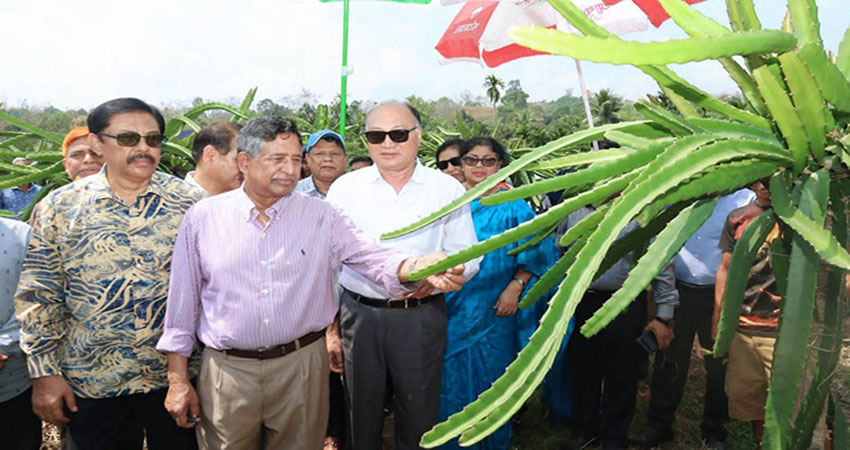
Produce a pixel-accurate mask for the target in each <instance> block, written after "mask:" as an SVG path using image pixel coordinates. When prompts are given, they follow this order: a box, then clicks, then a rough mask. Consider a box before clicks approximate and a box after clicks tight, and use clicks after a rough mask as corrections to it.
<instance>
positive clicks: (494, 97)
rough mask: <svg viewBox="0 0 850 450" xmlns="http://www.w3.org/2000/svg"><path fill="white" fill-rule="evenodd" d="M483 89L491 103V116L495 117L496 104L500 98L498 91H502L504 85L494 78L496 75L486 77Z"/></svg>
mask: <svg viewBox="0 0 850 450" xmlns="http://www.w3.org/2000/svg"><path fill="white" fill-rule="evenodd" d="M484 87H485V88H487V98H489V99H490V102H491V103H493V115H494V117H495V114H496V103H499V99H500V98H501V97H502V93H501V92H500V91H499V89H500V88H501V89H504V88H505V83H504V82H503V81H502V80H500V79H498V78H496V75H487V78H485V79H484Z"/></svg>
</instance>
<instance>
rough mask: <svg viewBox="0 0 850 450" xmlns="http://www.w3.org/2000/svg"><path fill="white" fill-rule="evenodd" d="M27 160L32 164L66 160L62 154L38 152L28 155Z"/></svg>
mask: <svg viewBox="0 0 850 450" xmlns="http://www.w3.org/2000/svg"><path fill="white" fill-rule="evenodd" d="M26 158H27V159H28V160H30V161H32V162H36V163H39V162H46V163H55V162H60V161H62V160H63V159H64V157H63V156H62V154H61V153H53V152H38V153H27V156H26Z"/></svg>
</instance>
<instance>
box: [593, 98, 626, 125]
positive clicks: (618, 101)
mask: <svg viewBox="0 0 850 450" xmlns="http://www.w3.org/2000/svg"><path fill="white" fill-rule="evenodd" d="M622 107H623V98H622V97H620V96H619V95H617V94H614V93H613V92H612V91H611V89H602V90H601V91H599V92H597V93H595V94H593V97H592V98H591V99H590V112H591V114H593V122H594V123H595V124H597V125H604V124H606V123H617V122H619V121H620V116H619V115H618V114H617V113H618V112H619V111H620V108H622Z"/></svg>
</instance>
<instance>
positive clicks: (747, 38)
mask: <svg viewBox="0 0 850 450" xmlns="http://www.w3.org/2000/svg"><path fill="white" fill-rule="evenodd" d="M510 37H511V39H512V40H513V41H514V42H516V43H518V44H520V45H522V46H524V47H529V48H532V49H534V50H537V51H541V52H547V53H553V54H557V55H566V56H569V57H571V58H573V59H580V60H587V61H593V62H601V63H610V64H632V65H663V64H681V63H686V62H694V61H704V60H707V59H717V58H722V57H731V56H736V55H749V54H760V53H780V52H785V51H788V50H791V49H792V48H794V46H795V45H796V43H797V40H796V39H795V38H794V35H792V34H788V33H785V32H782V31H775V30H759V31H742V32H737V33H732V34H728V35H724V36H712V37H706V38H688V39H671V40H667V41H662V42H650V43H643V42H631V41H621V40H615V39H600V38H596V37H592V36H579V35H577V34H572V33H565V32H562V31H558V30H554V29H549V28H543V27H531V26H527V25H520V26H517V27H515V28H513V29H511V31H510Z"/></svg>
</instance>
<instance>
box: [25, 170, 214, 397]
mask: <svg viewBox="0 0 850 450" xmlns="http://www.w3.org/2000/svg"><path fill="white" fill-rule="evenodd" d="M204 195H205V193H204V192H203V191H202V190H199V189H197V188H194V187H192V186H190V185H188V184H187V183H186V182H184V181H183V180H180V179H178V178H175V177H172V176H170V175H166V174H163V173H160V172H156V173H154V175H153V178H152V179H151V181H150V184H149V185H148V187H147V189H146V190H145V192H144V193H142V194H141V195H139V196H138V197H137V198H136V201H135V203H133V204H125V203H124V202H123V201H122V200H121V199H119V198H118V197H117V196H116V195H115V194H114V192H113V191H112V189H111V188H110V187H109V185H108V182H107V178H106V168H105V167H104V169H103V170H102V171H101V173H99V174H97V175H94V176H91V177H88V178H86V179H84V180H80V181H77V182H74V183H71V184H69V185H67V186H64V187H63V188H61V189H58V190H56V191H54V192H52V193H50V194H49V195H48V196H47V197H46V199H45V201H44V202H42V208H41V211H40V212H39V215H38V218H37V220H36V223H35V226H34V229H33V236H32V239H31V241H30V244H29V248H28V251H27V257H26V260H25V261H24V270H23V274H22V276H21V282H20V285H19V288H18V292H17V294H16V304H15V309H16V315H17V317H18V321H19V322H20V325H21V348H22V349H23V350H24V352H25V353H26V354H27V355H28V356H29V359H28V367H29V372H30V376H32V377H33V378H35V377H43V376H49V375H63V376H64V377H65V379H67V380H68V382H69V384H70V385H71V388H72V389H73V390H74V393H75V394H76V395H78V396H80V397H83V398H106V397H115V396H120V395H128V394H133V393H144V392H149V391H151V390H155V389H159V388H163V387H166V386H168V380H167V378H166V369H167V363H166V359H165V356H164V355H163V354H161V353H159V352H158V351H157V350H156V348H155V345H156V342H157V340H158V339H159V337H160V335H161V334H162V322H163V317H164V315H165V300H166V297H167V294H168V280H169V271H170V268H171V253H172V251H173V248H174V242H175V239H176V237H177V230H178V228H179V226H180V221H181V220H182V218H183V214H184V213H185V212H186V210H187V209H189V207H190V206H192V205H193V204H194V203H195V202H196V201H198V200H200V199H201V198H202V197H203V196H204Z"/></svg>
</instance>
